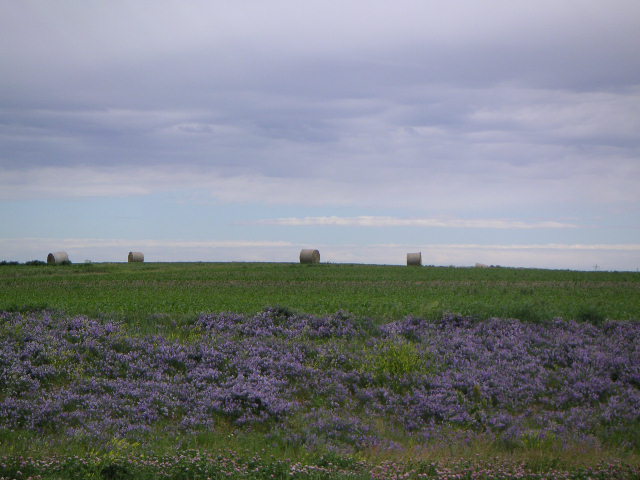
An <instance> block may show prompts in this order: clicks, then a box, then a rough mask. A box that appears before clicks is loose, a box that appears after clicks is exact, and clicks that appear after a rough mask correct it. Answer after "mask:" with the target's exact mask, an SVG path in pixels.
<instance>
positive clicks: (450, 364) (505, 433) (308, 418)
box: [0, 309, 640, 448]
mask: <svg viewBox="0 0 640 480" xmlns="http://www.w3.org/2000/svg"><path fill="white" fill-rule="evenodd" d="M192 328H193V333H194V335H193V336H191V337H190V338H191V340H189V341H177V340H171V341H170V340H168V339H166V338H163V337H159V336H155V337H145V338H137V337H130V336H127V335H126V334H125V332H124V331H123V330H122V329H121V328H120V326H119V325H118V324H115V323H104V322H100V321H96V320H93V319H89V318H86V317H73V318H70V317H66V316H64V315H53V314H48V313H43V314H33V313H31V314H25V315H21V314H16V313H0V428H5V429H16V428H18V429H28V430H33V431H37V432H49V431H65V432H66V433H67V434H69V435H92V436H93V435H95V436H100V435H114V434H117V435H120V436H127V435H137V434H140V433H144V432H150V431H153V430H154V429H155V428H159V426H162V428H163V429H165V430H166V429H169V430H175V431H186V432H189V431H194V430H199V429H212V428H213V429H215V427H216V424H217V422H220V421H224V422H232V423H233V424H235V425H237V426H238V428H245V427H247V426H251V425H254V424H264V423H266V424H267V425H270V426H271V428H272V429H273V431H274V432H275V431H279V432H286V433H283V434H282V435H284V436H289V437H290V440H292V441H293V439H295V441H296V442H302V443H305V444H307V445H309V446H314V445H327V446H342V447H344V446H351V447H354V448H363V447H366V446H372V445H393V442H391V441H388V440H385V435H388V434H390V433H392V434H393V435H392V436H393V437H394V438H397V437H405V438H412V439H414V440H418V441H427V440H428V439H431V440H433V439H438V438H441V436H442V435H445V433H446V432H450V431H452V429H453V430H456V429H459V430H461V431H464V432H466V433H467V434H469V435H474V434H477V435H482V436H483V438H487V436H488V437H493V438H495V439H499V440H503V441H507V442H515V443H526V442H529V443H531V442H536V441H538V442H539V441H543V440H545V439H558V440H564V439H567V440H570V439H576V438H584V439H587V440H589V441H598V438H604V437H603V435H604V434H610V433H611V432H618V431H622V432H624V431H625V429H627V430H628V429H630V428H631V429H632V428H634V427H633V425H637V423H634V422H637V419H638V418H640V323H635V322H605V323H603V324H602V325H592V324H588V323H577V322H573V321H563V320H556V321H553V322H549V323H547V324H535V323H525V322H521V321H519V320H515V319H506V320H505V319H490V320H486V321H474V320H473V319H470V318H463V317H458V316H453V315H451V316H445V317H444V318H443V319H442V320H440V321H438V322H427V321H425V320H421V319H416V318H407V319H406V320H404V321H401V322H393V323H390V324H387V325H383V326H381V327H380V328H379V329H378V331H377V332H374V333H375V335H372V334H371V333H372V332H371V326H370V325H365V326H363V325H362V324H360V323H359V322H358V321H356V320H355V319H353V318H352V317H350V316H349V315H347V314H344V313H338V314H336V315H333V316H329V317H315V316H310V315H298V314H291V313H289V312H286V311H283V310H282V309H269V310H265V311H264V312H261V313H259V314H257V315H254V316H249V317H245V316H241V315H236V314H211V315H202V316H200V318H198V320H197V321H196V322H195V324H194V326H193V327H192ZM622 438H627V437H625V436H624V435H623V437H622ZM285 440H286V439H285ZM625 441H627V440H625ZM629 446H631V447H634V448H638V445H633V444H630V445H629ZM389 448H391V447H389Z"/></svg>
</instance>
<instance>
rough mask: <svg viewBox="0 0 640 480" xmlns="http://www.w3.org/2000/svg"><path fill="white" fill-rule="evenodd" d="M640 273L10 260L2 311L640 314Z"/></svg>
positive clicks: (122, 316) (140, 323) (159, 315)
mask: <svg viewBox="0 0 640 480" xmlns="http://www.w3.org/2000/svg"><path fill="white" fill-rule="evenodd" d="M639 293H640V274H639V273H633V272H575V271H561V270H557V271H556V270H534V269H509V268H491V269H476V268H453V267H423V268H407V267H401V266H380V265H334V264H320V265H299V264H287V263H144V264H126V263H124V264H117V263H99V264H96V263H93V264H78V265H67V266H26V265H3V266H2V267H1V268H0V310H9V311H28V310H41V309H45V308H48V309H54V310H63V311H65V312H67V313H69V314H74V315H75V314H85V315H89V316H94V317H102V318H104V317H108V318H116V319H118V320H122V321H124V322H125V323H127V324H128V325H129V326H130V327H133V328H134V330H139V331H141V332H142V333H150V332H153V331H154V329H156V328H158V327H161V328H169V329H171V328H173V326H176V325H179V324H180V322H181V321H190V320H192V319H193V318H194V317H195V316H197V315H198V314H199V313H202V312H225V311H233V312H237V313H246V314H252V313H255V312H258V311H261V310H263V309H264V308H265V307H268V306H273V305H283V306H286V307H287V308H289V309H291V310H294V311H299V312H305V313H313V314H318V315H325V314H331V313H335V312H336V311H338V310H346V311H349V312H351V313H352V314H354V315H356V316H358V317H361V318H371V319H374V321H376V322H385V321H389V320H398V319H401V318H404V317H406V316H407V315H413V316H417V317H422V318H427V319H437V318H440V317H441V316H442V314H443V313H445V312H452V313H459V314H462V315H467V316H475V317H478V318H489V317H492V316H496V317H512V318H519V319H521V320H526V321H534V322H536V321H546V320H550V319H553V318H556V317H562V318H565V319H578V320H582V321H590V322H596V323H597V322H600V321H603V320H605V319H616V320H637V319H640V295H639Z"/></svg>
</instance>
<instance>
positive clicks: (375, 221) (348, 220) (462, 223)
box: [255, 215, 577, 229]
mask: <svg viewBox="0 0 640 480" xmlns="http://www.w3.org/2000/svg"><path fill="white" fill-rule="evenodd" d="M255 223H257V224H261V225H278V226H287V227H299V226H311V225H321V226H340V227H442V228H498V229H537V228H577V225H574V224H571V223H563V222H556V221H544V222H522V221H517V220H504V219H459V218H442V219H441V218H397V217H376V216H364V215H363V216H358V217H337V216H331V217H287V218H273V219H263V220H258V221H256V222H255Z"/></svg>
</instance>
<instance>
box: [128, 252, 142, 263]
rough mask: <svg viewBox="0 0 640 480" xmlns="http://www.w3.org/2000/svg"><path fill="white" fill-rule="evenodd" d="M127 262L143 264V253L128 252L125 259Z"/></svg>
mask: <svg viewBox="0 0 640 480" xmlns="http://www.w3.org/2000/svg"><path fill="white" fill-rule="evenodd" d="M127 261H128V262H144V253H142V252H129V256H128V257H127Z"/></svg>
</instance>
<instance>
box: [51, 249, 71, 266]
mask: <svg viewBox="0 0 640 480" xmlns="http://www.w3.org/2000/svg"><path fill="white" fill-rule="evenodd" d="M68 261H69V255H67V252H53V253H50V254H49V255H47V263H48V264H49V265H60V264H61V263H65V262H68Z"/></svg>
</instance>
